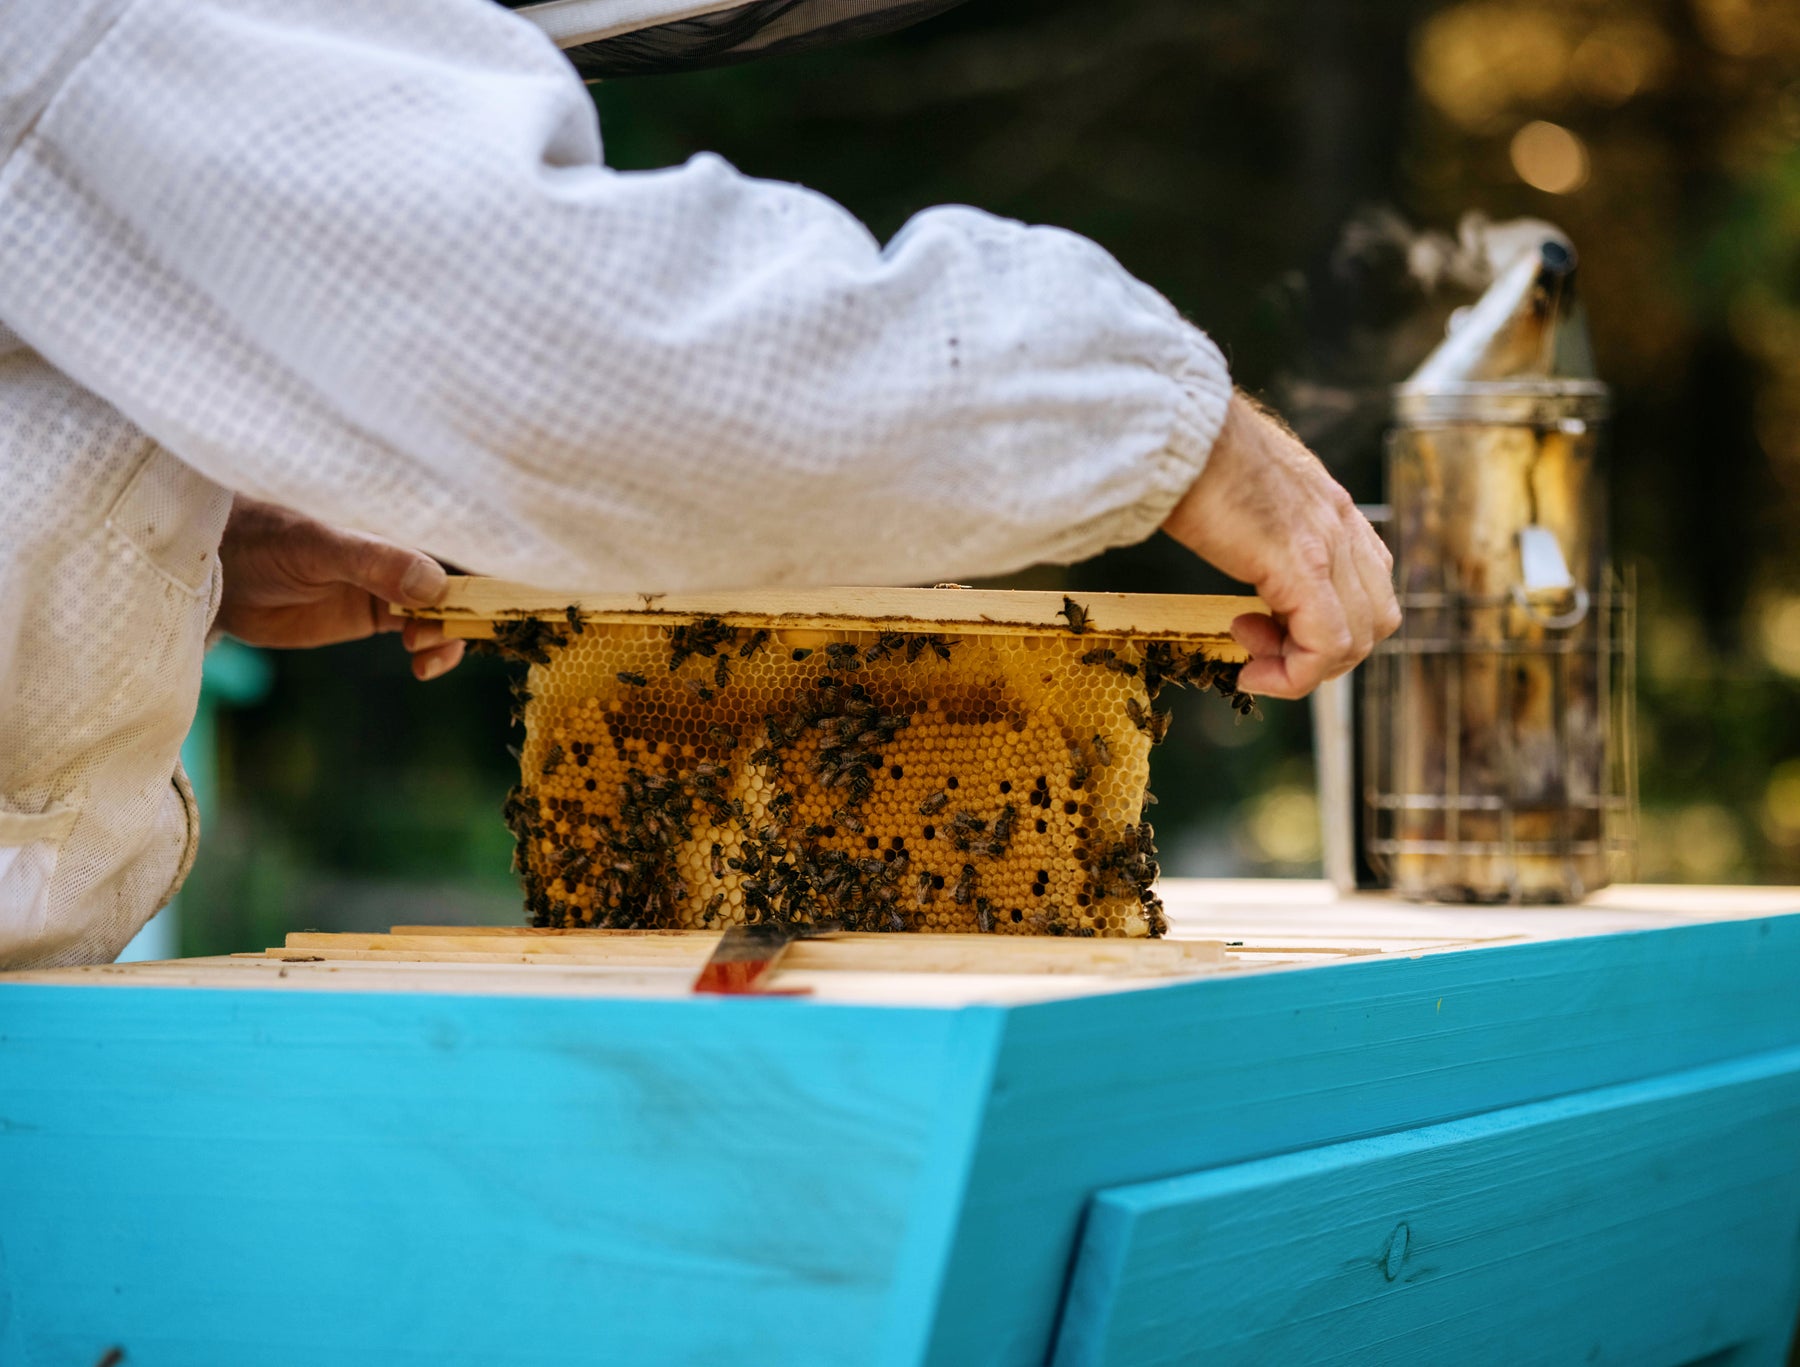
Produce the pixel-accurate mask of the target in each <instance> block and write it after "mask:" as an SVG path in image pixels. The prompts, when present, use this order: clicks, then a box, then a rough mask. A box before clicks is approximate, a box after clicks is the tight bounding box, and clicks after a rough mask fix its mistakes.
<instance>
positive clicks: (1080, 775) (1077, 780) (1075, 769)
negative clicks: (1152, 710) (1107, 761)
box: [1069, 699, 1136, 788]
mask: <svg viewBox="0 0 1800 1367" xmlns="http://www.w3.org/2000/svg"><path fill="white" fill-rule="evenodd" d="M1135 701H1136V700H1135V699H1133V700H1132V702H1135ZM1126 706H1127V707H1130V706H1131V702H1127V703H1126ZM1087 780H1088V767H1087V756H1085V755H1083V754H1082V753H1081V742H1080V741H1078V740H1072V741H1070V742H1069V786H1070V787H1071V788H1079V787H1081V785H1082V784H1084V783H1086V782H1087Z"/></svg>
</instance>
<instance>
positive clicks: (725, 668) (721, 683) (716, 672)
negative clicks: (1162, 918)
mask: <svg viewBox="0 0 1800 1367" xmlns="http://www.w3.org/2000/svg"><path fill="white" fill-rule="evenodd" d="M730 678H731V657H730V656H728V655H721V656H719V658H718V660H717V662H716V663H715V664H714V665H713V683H714V684H715V685H717V686H718V687H720V688H723V687H725V684H726V682H727V681H728V680H729V679H730Z"/></svg>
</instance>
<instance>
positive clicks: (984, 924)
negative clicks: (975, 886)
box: [975, 897, 994, 935]
mask: <svg viewBox="0 0 1800 1367" xmlns="http://www.w3.org/2000/svg"><path fill="white" fill-rule="evenodd" d="M975 924H976V925H978V926H980V927H981V933H982V934H983V935H992V934H993V933H994V908H993V906H992V905H991V904H990V903H989V902H988V899H987V898H985V897H977V898H976V899H975Z"/></svg>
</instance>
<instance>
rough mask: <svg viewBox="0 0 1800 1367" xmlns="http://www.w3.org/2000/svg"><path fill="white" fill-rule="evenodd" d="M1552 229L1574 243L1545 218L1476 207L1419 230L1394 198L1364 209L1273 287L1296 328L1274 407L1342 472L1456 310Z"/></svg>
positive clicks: (1364, 448)
mask: <svg viewBox="0 0 1800 1367" xmlns="http://www.w3.org/2000/svg"><path fill="white" fill-rule="evenodd" d="M1546 238H1554V239H1557V240H1560V241H1563V242H1565V243H1566V242H1567V241H1568V238H1567V236H1566V235H1565V234H1564V233H1563V232H1562V231H1561V230H1560V229H1559V228H1557V227H1556V226H1554V225H1553V224H1550V223H1546V222H1544V221H1543V220H1541V219H1531V218H1518V219H1511V220H1508V221H1506V222H1501V223H1496V222H1493V221H1491V220H1490V219H1488V218H1487V217H1486V216H1485V215H1482V214H1480V213H1468V214H1465V215H1464V216H1463V218H1462V221H1461V222H1460V223H1458V224H1457V227H1456V231H1455V232H1453V233H1451V232H1444V231H1441V230H1438V229H1432V228H1415V227H1414V226H1413V225H1412V224H1411V223H1409V222H1408V221H1407V220H1406V218H1405V217H1404V216H1403V215H1401V214H1400V213H1399V212H1398V211H1396V210H1394V209H1392V208H1390V207H1388V206H1385V205H1374V206H1370V207H1367V208H1364V209H1362V210H1360V211H1358V213H1357V214H1356V215H1355V216H1354V217H1353V218H1351V220H1350V221H1349V222H1348V223H1347V224H1345V225H1344V229H1343V231H1342V232H1341V233H1340V234H1339V236H1338V241H1337V243H1336V245H1335V246H1334V247H1333V248H1332V250H1331V252H1330V254H1329V255H1328V256H1327V258H1326V259H1325V261H1324V262H1322V263H1320V265H1319V266H1317V267H1316V268H1315V269H1314V270H1312V271H1310V272H1301V271H1295V272H1291V273H1289V274H1288V275H1287V276H1285V277H1283V278H1282V279H1281V280H1280V281H1278V282H1277V283H1276V285H1274V286H1273V287H1272V288H1271V289H1270V291H1269V292H1268V294H1269V302H1270V304H1271V306H1272V309H1273V311H1274V313H1275V314H1276V315H1277V316H1278V317H1280V318H1282V319H1283V322H1284V330H1285V332H1286V333H1287V336H1286V338H1285V342H1284V345H1283V347H1282V350H1283V352H1284V359H1283V362H1282V364H1281V366H1280V368H1279V369H1278V370H1277V372H1276V374H1275V377H1274V379H1273V381H1272V383H1271V385H1270V389H1271V396H1270V397H1271V399H1272V401H1273V402H1274V404H1275V406H1276V407H1277V408H1279V409H1280V410H1281V412H1282V414H1283V415H1284V416H1285V417H1286V418H1287V420H1288V421H1289V422H1290V423H1292V424H1293V426H1294V430H1295V431H1296V432H1297V433H1299V435H1300V437H1301V438H1302V439H1303V440H1304V441H1305V442H1306V443H1307V444H1308V445H1309V446H1311V447H1312V448H1313V450H1315V451H1317V452H1318V453H1319V455H1320V456H1321V457H1323V458H1324V460H1325V462H1326V463H1327V464H1328V465H1331V466H1332V467H1333V468H1334V469H1337V470H1340V471H1341V470H1343V469H1345V468H1346V467H1355V466H1358V465H1362V464H1365V463H1366V461H1367V460H1368V458H1369V457H1370V455H1371V454H1372V453H1373V451H1374V449H1375V447H1376V446H1377V444H1378V442H1379V439H1380V435H1381V432H1382V430H1383V429H1384V428H1385V427H1386V426H1387V423H1388V418H1389V411H1390V408H1389V405H1390V391H1391V390H1392V388H1393V386H1394V385H1396V384H1398V383H1399V382H1400V381H1401V380H1404V379H1405V378H1406V377H1407V376H1408V375H1410V374H1412V372H1413V371H1414V370H1416V369H1417V368H1418V366H1419V364H1420V363H1421V362H1422V361H1424V359H1425V358H1426V357H1427V356H1428V355H1430V353H1431V352H1432V350H1433V349H1434V348H1436V346H1437V345H1438V343H1439V342H1441V341H1442V340H1443V339H1444V333H1445V329H1446V328H1447V326H1448V325H1449V323H1450V320H1451V318H1452V317H1453V315H1454V314H1455V312H1456V311H1457V310H1458V309H1460V308H1463V307H1466V306H1467V305H1468V304H1470V303H1472V302H1474V300H1475V299H1476V298H1477V297H1479V296H1480V294H1481V292H1482V291H1483V290H1484V289H1486V288H1487V286H1488V285H1489V284H1490V283H1492V281H1493V279H1494V277H1495V276H1496V275H1498V274H1499V273H1500V272H1502V271H1503V270H1505V269H1506V267H1507V266H1509V265H1511V264H1512V262H1514V261H1516V260H1517V259H1518V258H1519V256H1520V255H1521V254H1522V253H1524V252H1527V251H1533V250H1536V249H1537V248H1538V247H1539V246H1540V245H1541V244H1542V243H1543V242H1544V240H1545V239H1546Z"/></svg>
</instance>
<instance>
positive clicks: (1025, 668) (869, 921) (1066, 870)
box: [495, 609, 1250, 936]
mask: <svg viewBox="0 0 1800 1367" xmlns="http://www.w3.org/2000/svg"><path fill="white" fill-rule="evenodd" d="M495 638H496V639H495V648H496V649H497V650H498V651H499V653H501V654H504V655H510V656H512V657H514V658H518V659H524V660H528V661H529V662H530V665H531V667H530V670H529V673H528V674H527V676H526V678H525V680H524V683H523V687H522V688H521V687H519V686H518V685H515V691H517V692H518V693H519V696H520V697H521V700H522V704H523V706H522V710H521V713H520V716H521V718H522V720H523V722H524V726H525V741H524V744H523V746H522V747H521V748H520V751H519V760H520V770H521V778H522V781H521V784H520V786H519V787H518V788H516V789H514V791H513V793H512V794H511V795H510V796H509V797H508V800H507V807H506V818H507V823H508V825H509V827H510V828H511V829H512V831H513V834H514V836H515V838H516V840H517V842H518V849H517V855H516V869H517V872H518V873H519V874H520V875H521V877H522V879H523V882H524V885H525V892H526V909H527V911H528V913H529V915H530V918H531V921H532V923H533V924H534V925H541V926H557V927H584V926H597V927H611V928H632V927H643V928H651V927H656V928H692V929H699V928H703V927H709V926H710V927H718V926H722V925H731V924H739V923H750V924H755V923H788V924H792V925H796V926H802V927H805V926H813V927H823V926H838V927H842V928H844V929H853V930H894V931H904V930H924V931H976V932H990V933H994V934H1053V935H1056V934H1060V935H1106V936H1120V935H1130V936H1143V935H1151V936H1154V935H1159V934H1161V933H1162V931H1163V929H1164V921H1163V916H1162V908H1161V903H1160V902H1159V901H1158V899H1157V897H1156V895H1155V893H1154V892H1153V891H1152V890H1151V884H1152V882H1153V880H1154V879H1155V877H1156V873H1157V866H1156V859H1155V844H1154V839H1153V834H1154V833H1153V831H1152V828H1151V826H1150V824H1149V822H1148V821H1146V820H1145V819H1144V812H1145V809H1146V804H1147V803H1148V802H1151V801H1153V800H1154V799H1152V798H1150V796H1149V793H1148V781H1149V772H1150V748H1151V745H1152V743H1153V740H1155V739H1160V738H1161V733H1162V731H1163V730H1164V729H1166V726H1167V720H1168V718H1167V714H1166V713H1163V712H1159V711H1157V710H1156V709H1155V708H1154V706H1153V704H1154V699H1155V695H1156V693H1157V691H1158V690H1159V689H1160V688H1161V687H1163V686H1164V685H1165V684H1167V683H1197V684H1200V685H1203V686H1204V685H1208V684H1210V685H1211V686H1212V687H1214V688H1215V689H1217V690H1218V691H1219V692H1220V693H1222V694H1224V695H1225V696H1226V697H1228V698H1230V699H1231V700H1232V701H1233V703H1234V705H1237V706H1240V707H1241V708H1243V709H1244V710H1246V711H1247V710H1248V709H1249V705H1250V704H1249V699H1248V698H1247V697H1246V695H1243V694H1241V693H1238V692H1237V691H1236V688H1235V680H1236V669H1237V667H1236V666H1234V665H1227V664H1222V663H1219V662H1216V661H1213V660H1210V659H1208V658H1206V657H1205V656H1204V654H1203V653H1201V652H1191V653H1190V652H1186V651H1182V650H1178V649H1177V648H1176V647H1174V646H1173V645H1170V644H1167V643H1155V642H1152V643H1140V642H1136V641H1133V640H1131V639H1128V638H1124V637H1105V636H1100V635H1096V634H1093V633H1091V632H1089V633H1087V634H1075V633H1073V632H1072V631H1062V630H1056V629H1051V628H1045V629H1043V630H1042V631H1041V632H1039V633H1037V634H1031V633H1026V632H1019V633H1014V634H1003V635H1002V634H986V633H981V634H975V633H971V634H967V635H943V634H931V633H923V632H915V633H906V632H899V631H876V630H867V631H836V630H833V631H821V630H815V629H807V630H782V629H771V628H753V627H748V626H726V625H725V624H724V623H722V622H720V621H719V620H718V619H714V618H705V619H698V620H694V621H690V622H687V623H685V624H683V625H679V626H675V627H673V628H669V627H659V626H655V625H649V624H642V625H639V624H632V625H621V624H612V623H600V622H591V621H589V622H584V621H583V620H582V619H581V618H580V616H579V614H578V613H577V612H576V611H575V610H574V609H570V611H569V614H568V618H567V621H566V623H565V622H563V621H560V620H557V621H548V622H547V621H544V620H543V619H539V618H524V619H521V620H514V621H508V622H501V623H498V624H496V631H495Z"/></svg>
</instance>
